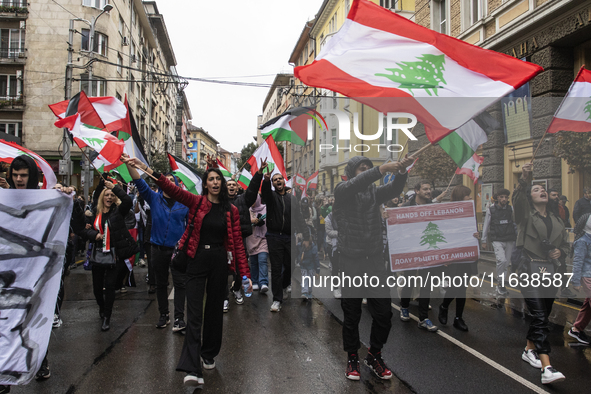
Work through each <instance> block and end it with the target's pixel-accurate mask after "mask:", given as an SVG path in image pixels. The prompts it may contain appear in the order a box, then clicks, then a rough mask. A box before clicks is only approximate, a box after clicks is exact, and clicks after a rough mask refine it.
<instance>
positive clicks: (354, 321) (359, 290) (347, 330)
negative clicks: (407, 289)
mask: <svg viewBox="0 0 591 394" xmlns="http://www.w3.org/2000/svg"><path fill="white" fill-rule="evenodd" d="M337 253H338V252H337ZM337 258H338V259H339V261H340V266H341V270H342V271H341V272H342V275H343V277H351V278H353V277H363V276H364V275H367V276H368V277H372V276H377V277H378V278H379V279H380V283H382V284H383V283H386V276H387V272H386V268H385V264H384V263H383V255H382V254H381V253H378V254H373V255H369V256H361V257H359V256H348V255H345V254H342V253H338V257H337ZM355 283H356V281H355V280H352V282H351V285H349V284H348V283H343V284H342V286H341V291H342V296H341V308H342V309H343V314H344V318H343V349H344V350H345V351H346V352H350V353H354V352H357V350H358V349H359V348H360V347H361V342H360V341H359V322H360V321H361V302H362V299H363V298H367V308H368V310H369V313H370V315H371V319H372V322H371V332H370V337H369V343H370V346H371V347H373V348H375V349H381V348H382V347H383V346H384V344H385V343H386V342H387V340H388V335H389V334H390V329H391V328H392V305H391V302H392V301H391V298H390V291H389V289H388V288H387V287H386V286H385V287H379V286H378V287H371V286H365V285H363V286H358V285H356V284H355Z"/></svg>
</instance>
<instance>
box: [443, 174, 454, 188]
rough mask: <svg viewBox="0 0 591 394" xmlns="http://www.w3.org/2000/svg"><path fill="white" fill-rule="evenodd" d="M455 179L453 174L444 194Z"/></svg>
mask: <svg viewBox="0 0 591 394" xmlns="http://www.w3.org/2000/svg"><path fill="white" fill-rule="evenodd" d="M455 177H456V174H455V173H454V176H452V177H451V181H449V184H448V185H447V188H445V191H444V193H447V191H448V190H449V187H450V186H451V183H452V182H453V181H454V178H455Z"/></svg>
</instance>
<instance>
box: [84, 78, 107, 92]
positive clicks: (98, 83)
mask: <svg viewBox="0 0 591 394" xmlns="http://www.w3.org/2000/svg"><path fill="white" fill-rule="evenodd" d="M88 82H89V81H88V74H81V75H80V90H81V91H82V90H83V91H84V93H86V95H87V96H90V97H95V96H106V95H107V81H105V80H104V78H101V77H97V76H95V75H93V76H92V83H91V84H90V85H92V90H91V89H90V87H89V83H88Z"/></svg>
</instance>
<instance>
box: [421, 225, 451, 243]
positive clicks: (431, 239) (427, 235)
mask: <svg viewBox="0 0 591 394" xmlns="http://www.w3.org/2000/svg"><path fill="white" fill-rule="evenodd" d="M438 242H439V243H442V242H443V243H447V241H446V240H445V237H444V236H443V232H441V230H439V227H438V226H437V225H436V224H434V223H433V222H429V224H428V225H427V228H426V229H425V231H423V236H422V237H421V243H420V245H421V246H423V245H426V244H429V247H427V249H439V248H438V247H437V243H438Z"/></svg>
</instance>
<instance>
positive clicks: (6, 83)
mask: <svg viewBox="0 0 591 394" xmlns="http://www.w3.org/2000/svg"><path fill="white" fill-rule="evenodd" d="M21 90H22V81H20V80H19V79H18V78H17V77H16V75H0V99H2V100H8V99H10V98H15V97H18V96H20V95H21Z"/></svg>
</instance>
